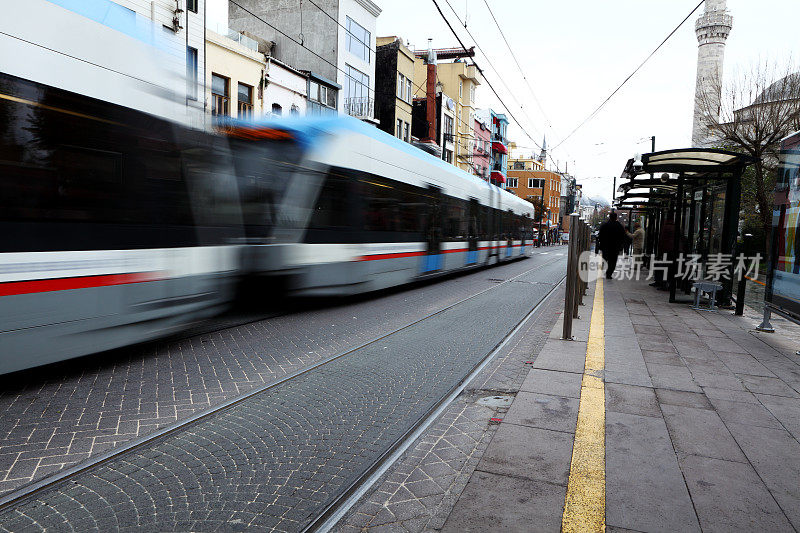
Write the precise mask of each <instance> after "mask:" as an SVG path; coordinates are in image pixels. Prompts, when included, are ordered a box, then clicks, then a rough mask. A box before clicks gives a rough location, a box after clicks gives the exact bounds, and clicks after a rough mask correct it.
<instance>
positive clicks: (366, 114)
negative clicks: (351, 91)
mask: <svg viewBox="0 0 800 533" xmlns="http://www.w3.org/2000/svg"><path fill="white" fill-rule="evenodd" d="M344 112H345V113H347V114H348V115H350V116H352V117H356V118H370V119H371V118H374V116H375V99H374V98H369V97H368V96H359V97H354V98H345V99H344Z"/></svg>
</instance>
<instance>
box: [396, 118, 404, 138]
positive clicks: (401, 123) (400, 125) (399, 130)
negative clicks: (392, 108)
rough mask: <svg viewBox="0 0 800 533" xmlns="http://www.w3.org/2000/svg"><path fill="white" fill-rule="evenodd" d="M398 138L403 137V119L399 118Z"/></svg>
mask: <svg viewBox="0 0 800 533" xmlns="http://www.w3.org/2000/svg"><path fill="white" fill-rule="evenodd" d="M397 138H398V139H402V138H403V121H402V120H400V119H399V118H398V119H397Z"/></svg>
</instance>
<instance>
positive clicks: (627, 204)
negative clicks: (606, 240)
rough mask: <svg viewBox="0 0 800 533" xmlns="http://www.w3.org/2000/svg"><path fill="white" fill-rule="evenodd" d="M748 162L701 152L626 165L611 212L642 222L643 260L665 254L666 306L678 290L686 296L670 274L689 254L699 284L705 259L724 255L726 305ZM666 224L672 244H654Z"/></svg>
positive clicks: (659, 155)
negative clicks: (671, 228)
mask: <svg viewBox="0 0 800 533" xmlns="http://www.w3.org/2000/svg"><path fill="white" fill-rule="evenodd" d="M751 163H752V158H751V157H750V156H748V155H745V154H740V153H736V152H730V151H726V150H716V149H706V148H684V149H679V150H665V151H661V152H653V153H649V154H643V155H642V156H641V160H639V159H637V160H634V159H630V160H628V162H627V163H626V165H625V169H624V170H623V172H622V176H621V184H620V186H619V187H618V189H617V192H618V193H620V196H618V197H617V198H616V199H615V207H616V209H618V210H621V211H622V210H624V211H628V212H629V216H628V224H629V225H631V224H632V220H633V219H634V217H637V218H638V219H640V220H642V221H643V222H644V224H643V227H644V228H645V246H646V248H645V253H646V254H647V255H648V256H654V257H656V258H661V257H663V254H664V253H665V252H667V258H668V260H669V267H668V273H667V280H666V281H667V282H668V286H669V301H670V302H676V301H677V299H676V295H677V292H678V289H682V290H683V291H684V292H685V294H690V292H691V283H690V282H689V280H687V279H681V280H679V279H678V276H677V275H676V274H677V271H678V256H679V254H680V253H683V254H695V258H696V259H697V262H698V263H699V265H698V267H697V271H698V273H699V277H700V279H704V278H705V274H706V269H707V266H708V258H709V255H712V254H713V255H715V256H716V254H730V255H729V256H725V257H730V258H731V266H730V269H729V272H728V274H729V275H728V276H727V278H728V279H723V280H721V282H722V285H723V289H722V292H721V294H720V299H719V301H720V303H721V304H723V305H727V304H729V303H730V299H731V294H732V288H733V286H732V283H733V256H734V251H735V244H736V239H737V234H738V228H739V209H740V202H741V192H742V174H743V173H744V170H745V169H746V168H747V166H748V165H749V164H751ZM668 220H673V221H674V223H675V231H674V238H673V242H671V243H664V242H659V236H660V235H661V229H662V228H663V227H664V224H665V223H666V222H667V221H668ZM651 268H652V265H651ZM687 301H689V300H687Z"/></svg>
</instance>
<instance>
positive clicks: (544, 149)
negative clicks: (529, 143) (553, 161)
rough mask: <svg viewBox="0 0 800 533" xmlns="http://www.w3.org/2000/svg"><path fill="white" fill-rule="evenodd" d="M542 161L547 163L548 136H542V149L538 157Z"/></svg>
mask: <svg viewBox="0 0 800 533" xmlns="http://www.w3.org/2000/svg"><path fill="white" fill-rule="evenodd" d="M537 161H539V162H540V163H547V136H543V137H542V151H541V152H540V153H539V158H538V159H537Z"/></svg>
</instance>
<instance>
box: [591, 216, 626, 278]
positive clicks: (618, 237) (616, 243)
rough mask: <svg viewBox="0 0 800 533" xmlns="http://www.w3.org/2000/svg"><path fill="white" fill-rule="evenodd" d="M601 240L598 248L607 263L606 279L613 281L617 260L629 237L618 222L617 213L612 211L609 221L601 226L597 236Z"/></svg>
mask: <svg viewBox="0 0 800 533" xmlns="http://www.w3.org/2000/svg"><path fill="white" fill-rule="evenodd" d="M597 238H598V240H599V244H598V247H599V248H600V253H601V254H602V255H603V261H605V262H606V265H607V266H606V279H611V277H612V276H613V274H614V270H615V269H616V268H617V258H618V257H619V253H620V252H621V251H622V247H623V246H625V243H626V241H627V235H626V234H625V228H623V227H622V224H620V223H619V221H618V220H617V213H616V212H615V211H612V212H611V214H610V215H608V220H607V221H606V222H604V223H603V224H602V225H601V226H600V231H599V232H598V234H597Z"/></svg>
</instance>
